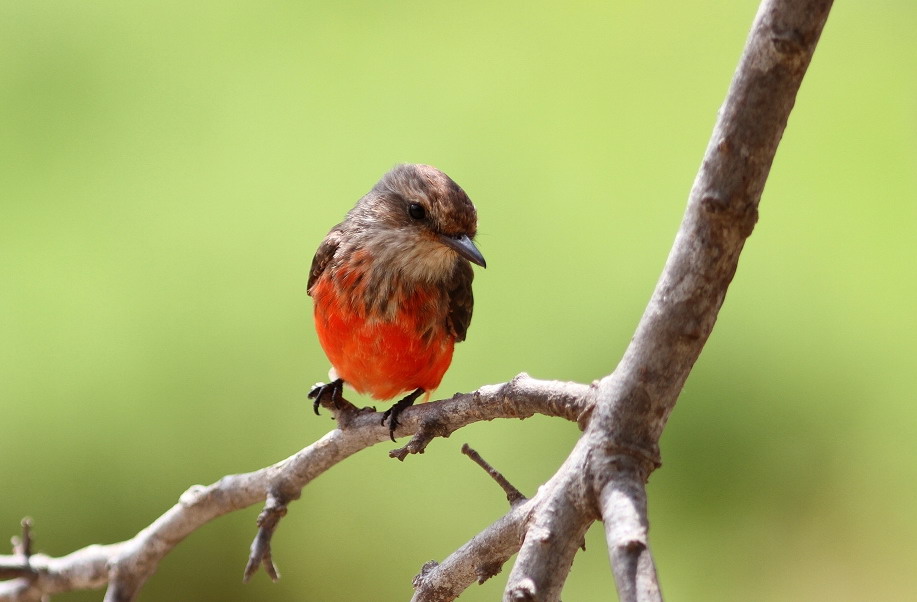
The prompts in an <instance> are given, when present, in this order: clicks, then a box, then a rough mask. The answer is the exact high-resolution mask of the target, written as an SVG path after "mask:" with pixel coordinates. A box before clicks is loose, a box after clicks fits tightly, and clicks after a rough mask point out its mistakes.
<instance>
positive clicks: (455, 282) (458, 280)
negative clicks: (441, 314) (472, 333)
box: [446, 259, 474, 343]
mask: <svg viewBox="0 0 917 602" xmlns="http://www.w3.org/2000/svg"><path fill="white" fill-rule="evenodd" d="M472 280H474V270H472V269H471V264H470V263H468V262H467V261H465V260H464V259H462V260H461V261H458V262H456V265H455V272H454V273H453V275H452V282H451V286H450V288H449V315H448V316H447V318H446V324H447V326H448V327H449V330H450V331H451V332H452V334H453V335H454V336H455V342H456V343H458V342H461V341H464V340H465V334H466V333H467V332H468V326H469V324H471V311H472V309H474V295H472V294H471V281H472Z"/></svg>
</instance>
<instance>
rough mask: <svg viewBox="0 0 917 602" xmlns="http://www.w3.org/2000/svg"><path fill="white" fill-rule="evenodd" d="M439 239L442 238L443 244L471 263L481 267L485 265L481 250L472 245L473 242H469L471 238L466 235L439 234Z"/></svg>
mask: <svg viewBox="0 0 917 602" xmlns="http://www.w3.org/2000/svg"><path fill="white" fill-rule="evenodd" d="M440 240H442V241H443V244H445V245H446V246H447V247H449V248H451V249H453V250H454V251H455V252H456V253H458V254H459V255H461V256H462V257H464V258H465V259H467V260H468V261H470V262H471V263H476V264H478V265H479V266H481V267H482V268H486V267H487V262H486V261H484V256H483V255H481V252H480V251H478V248H477V247H476V246H474V243H473V242H471V239H470V238H468V236H467V235H465V234H459V235H457V236H447V235H445V234H441V235H440Z"/></svg>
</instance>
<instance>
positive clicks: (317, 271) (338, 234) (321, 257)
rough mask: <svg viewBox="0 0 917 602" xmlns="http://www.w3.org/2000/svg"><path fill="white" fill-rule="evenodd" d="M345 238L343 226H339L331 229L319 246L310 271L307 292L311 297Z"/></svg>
mask: <svg viewBox="0 0 917 602" xmlns="http://www.w3.org/2000/svg"><path fill="white" fill-rule="evenodd" d="M343 237H344V232H343V231H342V230H341V224H338V225H337V226H335V227H334V228H332V229H331V232H329V233H328V236H326V237H325V239H324V240H323V241H322V244H320V245H319V246H318V250H317V251H316V252H315V257H313V258H312V269H311V270H309V284H308V286H307V288H306V292H307V293H309V294H310V295H311V294H312V285H313V284H315V281H316V280H318V277H319V276H321V275H322V272H324V271H325V268H326V267H327V266H328V262H330V261H331V258H332V257H334V252H335V251H337V248H338V246H339V245H340V244H341V240H342V239H343Z"/></svg>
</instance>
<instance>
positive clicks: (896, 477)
mask: <svg viewBox="0 0 917 602" xmlns="http://www.w3.org/2000/svg"><path fill="white" fill-rule="evenodd" d="M755 11H756V3H755V2H753V1H749V0H742V1H733V2H712V1H697V2H688V3H681V2H665V3H662V4H660V3H636V2H571V3H554V4H550V3H545V4H544V5H538V4H535V5H533V4H531V3H527V2H518V1H509V2H496V3H495V2H470V3H451V4H450V3H428V2H417V1H414V2H404V1H400V2H385V3H379V2H327V3H300V2H276V3H264V2H253V1H250V0H248V1H241V2H232V3H226V2H216V1H212V0H211V1H205V2H197V3H187V2H174V1H163V2H130V3H125V2H116V1H112V0H97V1H94V2H48V1H44V0H0V492H2V493H0V535H2V539H4V540H5V539H6V537H7V536H9V535H13V534H15V533H16V532H18V523H19V520H20V518H21V517H22V516H24V515H30V516H32V517H34V519H35V532H36V537H37V547H38V548H39V549H40V550H41V551H43V552H46V553H49V554H53V555H61V554H65V553H67V552H69V551H72V550H74V549H76V548H79V547H82V546H85V545H88V544H91V543H96V542H98V543H108V542H115V541H120V540H123V539H125V538H128V537H131V536H132V535H133V534H135V533H136V532H137V531H138V530H139V529H141V528H142V527H144V526H145V525H147V524H148V523H149V522H151V521H152V520H153V519H155V518H156V517H157V516H158V515H159V514H161V513H162V512H163V511H165V510H166V509H167V508H168V507H170V506H171V505H172V504H173V503H175V501H176V500H177V498H178V496H179V495H180V494H181V493H182V491H184V490H185V489H186V488H187V487H188V486H190V485H192V484H194V483H210V482H213V481H215V480H216V479H218V478H219V477H220V476H222V475H224V474H229V473H236V472H245V471H249V470H254V469H257V468H259V467H262V466H265V465H267V464H270V463H273V462H275V461H277V460H279V459H281V458H284V457H286V456H288V455H290V454H292V453H294V452H295V451H297V450H298V449H300V448H301V447H303V446H305V445H307V444H309V443H311V442H312V441H314V440H316V439H317V438H319V437H320V436H322V435H323V434H324V433H325V432H327V431H328V430H329V429H331V428H332V427H333V423H332V422H331V421H330V420H329V418H328V417H327V415H325V416H323V417H321V418H317V417H315V416H314V415H313V414H312V411H311V408H310V405H309V403H308V402H307V400H306V398H305V395H306V392H307V390H308V389H309V387H310V385H311V384H312V383H313V382H315V381H316V380H321V379H323V378H324V376H325V374H326V370H327V362H326V360H325V358H324V356H323V354H322V352H321V350H320V348H319V346H318V343H317V341H316V338H315V335H314V332H313V330H312V325H311V317H310V316H311V300H310V299H309V298H308V297H307V296H306V294H305V286H306V278H307V270H308V267H309V263H310V261H311V257H312V254H313V252H314V250H315V248H316V246H317V245H318V242H319V241H320V240H321V238H322V237H323V235H324V234H325V233H326V232H327V230H328V229H329V228H330V227H331V226H332V225H333V224H335V223H337V221H339V220H340V218H341V217H342V215H343V214H344V212H345V211H346V210H347V209H349V208H350V207H351V206H352V204H353V203H354V202H355V201H356V200H357V199H358V198H359V197H360V196H361V195H362V194H363V193H364V192H366V191H367V190H368V189H369V188H370V187H371V186H372V185H373V183H374V182H375V181H376V180H377V178H378V177H379V176H380V175H381V174H382V173H383V172H385V171H386V170H387V169H389V168H390V167H391V166H392V165H393V164H395V163H398V162H425V163H431V164H434V165H436V166H438V167H440V168H442V169H443V170H445V171H446V172H447V173H449V174H450V175H451V176H453V177H454V178H455V179H456V180H457V181H458V182H459V183H460V184H461V185H462V186H463V187H464V188H465V189H466V190H467V191H468V193H469V194H470V196H471V197H472V199H474V201H475V202H476V204H477V205H478V209H479V215H480V235H479V243H480V247H481V249H482V250H483V252H484V254H485V255H486V257H487V260H488V265H489V268H488V269H487V270H486V271H481V270H478V274H477V279H476V288H475V296H476V300H477V305H476V308H475V309H476V311H475V319H474V323H473V324H472V327H471V330H470V333H469V338H468V341H467V342H466V343H464V344H462V345H461V346H460V347H459V348H458V350H457V353H456V358H455V362H454V364H453V368H452V370H451V371H450V372H449V373H448V374H447V377H446V379H445V380H444V382H443V385H442V388H441V390H440V393H442V394H443V395H449V394H451V393H452V392H454V391H467V390H471V389H474V388H476V387H478V386H479V385H482V384H487V383H496V382H502V381H505V380H507V379H509V378H511V377H512V376H514V375H515V374H517V373H519V372H520V371H527V372H529V373H531V374H533V375H535V376H537V377H542V378H556V379H571V380H577V381H583V382H588V381H590V380H592V379H595V378H598V377H601V376H603V375H605V374H607V373H608V372H610V371H611V370H612V369H613V367H614V366H615V364H616V362H617V360H618V358H619V357H620V355H621V353H622V351H623V350H624V348H625V346H626V345H627V343H628V341H629V339H630V336H631V334H632V332H633V330H634V327H635V325H636V323H637V320H638V319H639V317H640V315H641V313H642V310H643V308H644V306H645V303H646V301H647V300H648V298H649V295H650V292H651V290H652V288H653V286H654V284H655V281H656V279H657V277H658V275H659V272H660V270H661V268H662V265H663V262H664V260H665V258H666V255H667V253H668V251H669V248H670V245H671V243H672V239H673V236H674V233H675V231H676V229H677V227H678V223H679V221H680V219H681V215H682V211H683V208H684V204H685V200H686V198H687V194H688V191H689V189H690V186H691V182H692V180H693V178H694V174H695V172H696V169H697V167H698V165H699V163H700V159H701V156H702V153H703V151H704V148H705V146H706V143H707V139H708V136H709V134H710V130H711V128H712V126H713V123H714V119H715V116H716V111H717V108H718V107H719V105H720V103H721V102H722V99H723V97H724V94H725V92H726V88H727V85H728V83H729V80H730V78H731V75H732V72H733V70H734V68H735V65H736V62H737V59H738V57H739V53H740V51H741V48H742V45H743V42H744V40H745V37H746V34H747V32H748V29H749V26H750V24H751V21H752V19H753V17H754V14H755ZM915 28H917V4H915V3H913V2H911V1H909V0H877V1H874V2H869V3H863V2H839V3H837V5H836V6H835V8H834V10H833V13H832V15H831V17H830V19H829V21H828V25H827V28H826V30H825V33H824V35H823V37H822V41H821V44H820V46H819V48H818V51H817V52H816V55H815V59H814V62H813V64H812V66H811V69H810V71H809V74H808V75H807V76H806V80H805V82H804V83H803V87H802V91H801V93H800V95H799V98H798V102H797V106H796V109H795V111H794V113H793V114H792V116H791V119H790V123H789V127H788V129H787V132H786V135H785V137H784V140H783V142H782V144H781V147H780V150H779V152H778V156H777V159H776V162H775V164H774V167H773V170H772V172H771V177H770V181H769V182H768V185H767V188H766V190H765V193H764V197H763V200H762V204H761V219H760V222H759V224H758V226H757V228H756V230H755V233H754V235H753V236H752V237H751V239H750V240H749V241H748V244H747V245H746V249H745V252H744V254H743V256H742V261H741V263H740V265H739V270H738V274H737V276H736V278H735V281H734V282H733V285H732V287H731V289H730V293H729V296H728V298H727V299H726V303H725V306H724V308H723V311H722V313H721V316H720V319H719V322H718V324H717V326H716V329H715V330H714V333H713V336H712V337H711V339H710V341H709V343H708V345H707V347H706V349H705V351H704V353H703V355H702V357H701V359H700V361H699V362H698V364H697V366H696V368H695V370H694V372H693V374H692V376H691V378H690V379H689V380H688V382H687V385H686V387H685V390H684V393H683V395H682V397H681V399H680V401H679V403H678V406H677V408H676V410H675V412H674V413H673V415H672V417H671V420H670V423H669V426H668V429H667V431H666V432H665V435H664V437H663V439H662V449H663V459H664V466H663V467H662V469H660V470H659V471H657V472H656V473H655V474H654V475H653V476H652V479H651V481H650V485H649V493H650V514H651V521H652V532H651V536H652V545H653V548H654V551H655V555H656V559H657V561H658V563H659V570H660V576H661V580H662V585H663V587H664V591H665V592H666V593H667V595H668V596H669V597H670V598H671V599H673V600H707V601H718V600H723V601H726V600H738V599H740V600H752V601H783V600H806V601H822V600H824V601H834V600H864V599H872V600H903V599H917V591H915V590H917V588H915V586H914V580H913V570H914V567H915V566H917V512H915V500H917V478H915V477H917V404H915V394H914V390H915V377H914V374H915V372H917V324H915V318H914V315H915V312H914V304H915V298H917V274H915V271H917V270H915V258H917V253H915V250H917V245H915V241H917V237H915V225H917V208H915V203H914V190H915V189H917V76H915V74H917V45H915V44H914V31H915ZM354 401H356V402H357V403H365V402H368V400H361V399H359V398H356V399H354ZM577 435H578V431H577V429H576V427H575V426H574V425H571V424H567V423H563V422H561V421H559V420H550V419H546V418H533V419H530V420H526V421H523V422H518V421H498V422H493V423H486V424H479V425H475V426H472V427H470V428H467V429H464V430H462V431H460V432H459V433H457V434H456V435H454V436H453V437H452V438H451V439H448V440H438V441H436V442H434V443H433V444H432V445H431V446H430V448H429V450H428V451H427V453H426V454H424V455H423V456H420V457H412V458H409V459H408V461H407V462H405V463H403V464H402V463H399V462H396V461H393V460H390V459H389V458H388V456H387V454H386V452H387V451H388V449H389V448H390V447H391V446H389V445H381V446H377V447H376V448H373V449H370V450H367V451H365V452H364V453H361V454H359V455H358V456H357V457H354V458H352V459H349V460H347V461H346V462H345V463H343V464H341V465H340V466H338V467H337V468H335V469H334V470H332V471H331V472H330V473H328V474H326V475H324V476H322V477H321V478H319V479H318V480H317V481H315V482H314V483H313V484H312V485H310V486H309V487H308V488H307V489H306V490H305V492H304V494H303V497H302V499H301V500H300V501H298V502H296V503H295V504H293V505H292V506H291V508H290V514H289V515H288V516H287V518H286V519H285V520H284V521H283V523H282V525H281V528H280V530H279V532H278V534H277V536H276V537H275V558H276V560H277V561H278V563H279V565H280V569H281V572H282V575H283V577H282V579H281V581H280V582H279V583H277V584H273V583H270V581H269V580H268V579H267V577H266V576H265V575H264V574H263V573H259V574H258V576H257V577H256V578H255V579H254V580H253V582H252V583H249V584H248V585H243V584H242V583H241V573H242V568H243V566H244V564H245V559H246V555H247V552H248V546H249V543H250V541H251V538H252V536H253V534H254V532H255V525H254V521H255V518H256V516H257V514H258V511H259V508H258V507H253V508H250V509H247V510H244V511H241V512H237V513H235V514H233V515H231V516H227V517H224V518H221V519H218V520H217V521H215V522H213V523H211V524H209V525H207V526H206V527H205V528H203V529H202V530H200V531H199V532H197V533H195V534H194V535H193V536H192V537H190V538H189V539H187V540H186V541H185V542H183V543H182V544H181V545H180V546H179V547H178V548H177V549H176V550H175V551H174V552H173V553H172V554H171V555H169V556H168V557H167V558H166V560H165V562H164V563H163V564H162V566H161V568H160V570H159V572H158V573H157V574H156V575H155V576H154V577H153V578H152V580H151V581H150V582H149V583H148V585H147V587H146V588H145V590H144V593H143V595H142V599H143V600H145V601H148V602H152V601H174V600H222V601H243V600H355V601H356V600H405V599H408V598H409V597H410V595H411V586H410V581H411V577H412V576H413V575H415V574H416V573H417V572H418V571H419V568H420V566H421V565H422V564H423V563H424V562H425V561H427V560H430V559H438V560H441V559H442V558H444V557H445V556H446V555H448V554H449V553H450V552H451V551H452V550H454V549H455V548H457V547H458V546H459V545H461V544H462V543H463V542H465V541H466V540H467V539H469V538H470V537H471V536H473V535H474V534H475V533H477V532H478V531H479V530H481V529H482V528H484V527H485V526H487V525H488V524H490V522H491V521H493V520H494V519H496V518H497V517H498V516H500V515H501V514H502V513H503V512H504V511H505V509H506V507H505V500H504V499H503V496H502V494H501V492H500V491H499V490H498V489H497V487H496V486H494V484H493V483H491V482H490V480H489V479H487V478H486V477H485V476H484V474H483V473H482V472H481V470H480V469H479V468H477V467H476V466H474V465H473V464H472V463H471V462H469V461H468V460H467V459H466V458H464V457H463V456H462V455H461V454H460V453H459V448H460V446H461V444H462V443H463V442H468V443H470V444H471V445H473V446H474V447H476V448H477V449H478V450H479V451H480V452H481V453H482V454H483V455H484V456H485V457H486V458H487V459H488V460H490V461H491V462H492V463H494V464H495V465H496V466H497V467H498V468H499V469H501V470H503V471H504V472H505V473H506V474H507V475H508V476H509V477H510V478H511V479H512V480H513V482H514V483H515V484H516V485H517V486H518V487H520V488H521V489H522V490H523V491H525V492H528V493H532V492H534V491H535V489H536V488H537V486H538V485H539V484H540V483H542V482H543V481H544V480H546V479H547V478H548V477H549V476H550V475H551V474H552V473H553V471H554V470H555V469H556V468H557V466H558V465H559V464H560V463H561V461H562V460H563V458H564V457H565V456H566V454H567V452H568V450H569V449H570V448H571V446H572V445H573V443H574V441H575V440H576V438H577ZM506 571H508V567H507V569H506ZM506 571H504V573H503V574H502V575H500V576H498V577H496V578H495V579H493V580H491V582H489V583H486V584H485V585H483V586H474V587H472V588H471V589H470V590H468V592H467V593H466V594H465V596H464V597H463V599H467V600H494V599H498V598H499V595H500V592H501V591H502V587H503V583H504V582H505V575H506ZM100 596H101V592H99V591H95V592H83V593H75V594H68V595H62V596H59V597H57V598H56V599H58V600H64V601H82V600H95V599H99V598H100ZM564 599H565V600H571V601H592V600H610V599H614V593H613V584H612V579H611V577H610V575H609V570H608V561H607V556H606V553H605V551H604V549H603V541H602V534H601V529H600V528H599V526H597V527H596V528H594V529H593V530H592V531H591V532H590V534H589V537H588V551H586V552H585V553H580V554H579V555H578V557H577V560H576V563H575V565H574V569H573V572H572V574H571V577H570V580H569V582H568V585H567V587H566V589H565V591H564Z"/></svg>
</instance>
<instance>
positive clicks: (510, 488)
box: [462, 443, 528, 507]
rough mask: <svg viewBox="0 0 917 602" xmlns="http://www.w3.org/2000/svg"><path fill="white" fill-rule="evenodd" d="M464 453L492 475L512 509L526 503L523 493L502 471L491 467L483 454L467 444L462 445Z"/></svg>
mask: <svg viewBox="0 0 917 602" xmlns="http://www.w3.org/2000/svg"><path fill="white" fill-rule="evenodd" d="M462 453H463V454H465V455H466V456H468V457H469V458H471V459H472V460H474V462H475V463H476V464H477V465H478V466H480V467H481V468H483V469H484V471H485V472H486V473H487V474H489V475H490V478H492V479H493V480H494V481H496V482H497V485H499V486H500V488H501V489H503V492H504V493H505V494H506V500H507V501H508V502H509V505H510V507H512V506H515V505H516V504H519V503H521V502H524V501H525V500H526V499H528V498H526V497H525V496H524V495H523V494H522V492H521V491H519V490H518V489H516V487H515V486H514V485H513V484H512V483H510V482H509V481H508V480H507V479H506V477H504V476H503V475H502V474H501V473H500V471H498V470H497V469H496V468H494V467H493V466H491V465H490V464H489V463H488V462H487V460H485V459H484V458H482V457H481V454H479V453H478V452H476V451H475V450H474V449H472V448H471V446H470V445H468V444H467V443H464V444H462Z"/></svg>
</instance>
